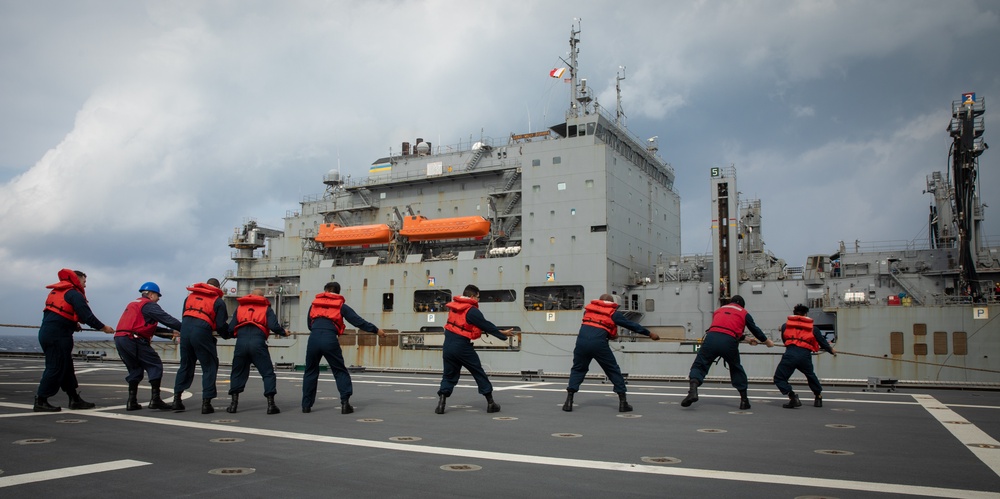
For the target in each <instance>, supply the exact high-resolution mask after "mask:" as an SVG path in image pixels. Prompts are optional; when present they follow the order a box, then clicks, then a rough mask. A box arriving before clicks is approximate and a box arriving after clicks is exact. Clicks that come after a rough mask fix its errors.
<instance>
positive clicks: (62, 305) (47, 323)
mask: <svg viewBox="0 0 1000 499" xmlns="http://www.w3.org/2000/svg"><path fill="white" fill-rule="evenodd" d="M58 276H59V282H57V283H55V284H49V285H48V286H45V287H46V288H48V289H51V290H52V291H50V292H49V295H48V297H47V298H46V299H45V309H44V310H43V311H42V326H41V327H40V328H38V343H39V344H40V345H41V347H42V352H44V353H45V370H44V371H42V379H41V381H39V383H38V390H37V391H36V392H35V406H34V408H33V410H34V411H35V412H57V411H60V410H62V408H60V407H58V406H54V405H52V404H50V403H49V397H51V396H53V395H55V394H56V393H58V392H59V389H62V390H63V391H64V392H66V394H67V395H69V408H70V409H92V408H94V404H93V403H91V402H87V401H85V400H83V399H82V398H80V394H79V393H77V391H76V389H77V388H78V387H79V386H80V385H79V383H77V381H76V372H75V371H74V369H73V333H74V332H76V331H79V330H80V323H81V322H82V323H84V324H86V325H88V326H90V327H92V328H94V329H95V330H99V331H104V332H105V333H108V334H113V333H114V332H115V330H114V329H111V326H106V325H104V323H103V322H101V321H100V320H99V319H98V318H97V317H96V316H94V313H93V312H91V311H90V306H89V305H88V304H87V296H86V294H85V292H84V288H86V287H87V274H84V273H83V272H80V271H78V270H70V269H62V270H60V271H59V273H58Z"/></svg>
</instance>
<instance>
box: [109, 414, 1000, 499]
mask: <svg viewBox="0 0 1000 499" xmlns="http://www.w3.org/2000/svg"><path fill="white" fill-rule="evenodd" d="M91 415H93V416H97V417H101V418H108V419H116V420H121V421H134V422H137V423H151V424H159V425H165V426H177V427H183V428H195V429H201V430H211V431H218V432H225V433H241V434H246V435H258V436H262V437H273V438H286V439H290V440H303V441H306V442H322V443H328V444H335V445H350V446H354V447H365V448H370V449H383V450H390V451H398V452H414V453H418V454H431V455H438V456H447V457H449V458H455V457H466V458H471V459H487V460H492V461H503V462H510V463H518V464H537V465H544V466H562V467H568V468H580V469H592V470H603V471H624V472H630V473H646V474H651V475H665V476H679V477H687V478H704V479H713V480H731V481H737V482H750V483H762V484H768V485H774V484H782V485H798V486H803V487H819V488H828V489H843V490H859V491H865V492H883V493H891V494H904V495H905V494H909V495H913V496H928V497H952V498H958V499H971V498H993V499H996V498H1000V494H998V493H997V492H993V491H980V490H964V489H949V488H942V487H926V486H920V485H906V484H896V483H879V482H861V481H856V480H838V479H830V478H813V477H804V476H791V475H771V474H763V473H745V472H737V471H730V470H706V469H694V468H675V467H664V466H652V465H644V464H637V463H618V462H613V461H594V460H588V459H567V458H560V457H551V456H535V455H530V454H511V453H506V452H492V451H479V450H473V449H457V448H450V447H436V446H428V445H413V444H404V443H395V442H383V441H374V440H362V439H357V438H344V437H333V436H328V435H313V434H308V433H298V432H292V431H281V430H268V429H263V428H247V427H240V426H234V425H224V424H215V423H199V422H194V421H181V420H172V419H160V418H152V417H148V416H137V415H131V414H120V413H96V412H95V413H92V414H91Z"/></svg>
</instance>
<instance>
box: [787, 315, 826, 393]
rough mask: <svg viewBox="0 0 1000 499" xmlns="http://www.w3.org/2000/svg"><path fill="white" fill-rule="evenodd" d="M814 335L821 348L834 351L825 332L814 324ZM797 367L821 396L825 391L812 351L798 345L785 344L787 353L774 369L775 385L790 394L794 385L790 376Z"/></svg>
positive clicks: (810, 386) (812, 388) (813, 389)
mask: <svg viewBox="0 0 1000 499" xmlns="http://www.w3.org/2000/svg"><path fill="white" fill-rule="evenodd" d="M781 332H782V333H784V332H785V324H782V325H781ZM813 336H815V337H816V341H817V342H819V347H820V348H822V349H823V350H826V351H827V352H829V353H833V348H832V347H831V346H830V342H828V341H826V337H824V336H823V333H821V332H820V330H819V328H818V327H816V326H813ZM796 369H798V370H799V371H800V372H801V373H802V374H804V375H805V376H806V381H807V382H808V383H809V389H810V390H812V392H813V394H815V395H816V396H819V394H820V393H822V392H823V385H821V384H820V383H819V377H817V376H816V372H815V371H814V370H813V361H812V352H811V351H809V349H807V348H802V347H800V346H798V345H786V346H785V353H784V355H782V356H781V362H779V363H778V367H777V369H775V370H774V385H775V386H777V387H778V390H779V391H781V394H782V395H788V393H789V392H791V391H792V385H790V384H789V383H788V378H791V377H792V374H793V373H795V370H796Z"/></svg>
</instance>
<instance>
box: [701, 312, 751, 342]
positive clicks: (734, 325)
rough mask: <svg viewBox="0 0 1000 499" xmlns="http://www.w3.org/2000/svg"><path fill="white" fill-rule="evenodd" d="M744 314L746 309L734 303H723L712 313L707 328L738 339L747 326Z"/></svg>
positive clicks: (745, 314)
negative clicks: (710, 322) (710, 323)
mask: <svg viewBox="0 0 1000 499" xmlns="http://www.w3.org/2000/svg"><path fill="white" fill-rule="evenodd" d="M746 316H747V311H746V309H744V308H743V307H741V306H739V305H737V304H735V303H730V304H728V305H723V306H721V307H719V309H718V310H716V311H715V313H713V314H712V325H711V326H709V328H708V330H709V331H715V332H717V333H723V334H728V335H730V336H732V337H734V338H736V339H740V337H741V336H743V329H744V328H746V326H747V320H746Z"/></svg>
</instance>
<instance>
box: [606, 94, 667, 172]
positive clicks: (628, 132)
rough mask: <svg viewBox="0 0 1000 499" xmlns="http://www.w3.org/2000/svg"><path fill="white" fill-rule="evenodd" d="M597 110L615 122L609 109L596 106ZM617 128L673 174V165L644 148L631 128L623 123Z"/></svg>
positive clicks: (642, 142) (643, 142)
mask: <svg viewBox="0 0 1000 499" xmlns="http://www.w3.org/2000/svg"><path fill="white" fill-rule="evenodd" d="M597 112H598V113H599V114H600V115H601V116H603V117H604V119H606V120H608V121H609V122H610V123H614V122H615V117H614V116H613V115H612V114H611V111H610V110H605V109H604V108H603V107H597ZM618 129H619V130H621V131H622V132H623V133H624V134H625V135H626V136H627V137H628V138H630V139H632V141H633V142H635V145H636V146H638V147H639V148H640V149H642V150H644V151H646V152H647V153H648V154H649V155H650V156H652V157H653V158H655V159H656V160H657V161H658V162H659V163H660V166H662V167H663V168H665V169H666V170H667V171H669V172H670V174H671V175H673V174H674V167H673V165H671V164H670V163H667V162H666V161H664V160H663V158H661V157H660V156H659V155H658V154H655V153H653V152H650V151H647V150H646V149H645V146H644V144H645V143H646V141H645V140H643V139H640V138H639V137H638V136H636V135H635V134H634V133H632V130H629V128H628V127H626V126H625V125H623V124H622V125H618Z"/></svg>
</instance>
